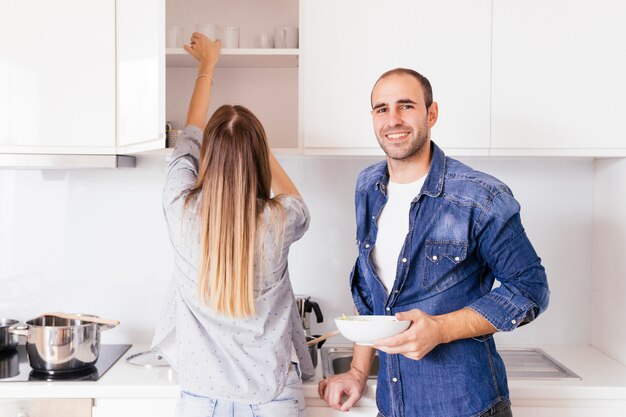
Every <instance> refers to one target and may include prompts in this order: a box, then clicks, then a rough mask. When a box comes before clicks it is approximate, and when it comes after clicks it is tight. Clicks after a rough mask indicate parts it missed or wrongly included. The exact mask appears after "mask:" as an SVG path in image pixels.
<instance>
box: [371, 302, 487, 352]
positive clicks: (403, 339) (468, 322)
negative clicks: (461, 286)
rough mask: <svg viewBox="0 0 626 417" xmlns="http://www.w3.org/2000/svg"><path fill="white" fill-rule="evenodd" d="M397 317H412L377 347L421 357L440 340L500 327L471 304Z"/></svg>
mask: <svg viewBox="0 0 626 417" xmlns="http://www.w3.org/2000/svg"><path fill="white" fill-rule="evenodd" d="M396 318H397V319H398V320H411V325H410V326H409V328H408V329H406V330H405V331H404V332H402V333H400V334H398V335H395V336H392V337H386V338H384V339H379V340H375V341H374V347H375V348H376V349H378V350H382V351H383V352H386V353H400V354H402V355H404V356H406V357H407V358H409V359H415V360H420V359H422V358H423V357H424V356H426V355H427V354H428V352H430V351H431V350H433V349H434V348H435V347H436V346H437V345H439V344H441V343H449V342H452V341H454V340H459V339H468V338H470V337H479V336H484V335H488V334H493V333H495V332H496V331H497V330H496V328H495V327H493V325H492V324H491V323H489V322H488V321H487V320H485V318H484V317H483V316H481V315H480V314H478V313H477V312H475V311H474V310H472V309H470V308H462V309H460V310H457V311H453V312H451V313H447V314H442V315H439V316H431V315H429V314H426V313H424V312H423V311H421V310H409V311H405V312H402V313H398V314H396Z"/></svg>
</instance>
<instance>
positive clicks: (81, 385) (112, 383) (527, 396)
mask: <svg viewBox="0 0 626 417" xmlns="http://www.w3.org/2000/svg"><path fill="white" fill-rule="evenodd" d="M502 347H504V346H502ZM507 347H509V346H507ZM533 347H539V348H541V349H543V350H544V351H545V352H546V353H547V354H548V355H550V356H552V357H553V358H555V359H556V360H557V361H559V362H560V363H562V364H563V365H564V366H566V367H567V368H569V369H570V370H572V371H573V372H575V373H576V374H578V375H579V376H580V377H581V378H582V380H512V381H509V388H510V391H511V399H512V400H513V403H514V405H516V406H535V405H542V404H543V405H546V404H552V403H554V402H555V401H557V402H558V401H561V402H562V401H567V403H568V404H581V405H585V406H589V405H590V404H591V405H593V403H595V402H599V401H606V400H609V401H618V402H620V403H624V404H626V366H624V365H622V364H621V363H619V362H617V361H615V360H613V359H612V358H610V357H609V356H607V355H605V354H604V353H602V352H600V351H599V350H597V349H595V348H594V347H592V346H562V345H558V346H556V345H554V346H533ZM148 349H149V346H147V345H134V346H132V347H131V348H130V350H129V351H128V352H126V354H125V355H124V356H123V357H122V358H121V359H120V360H119V361H118V362H117V363H116V364H115V365H114V366H113V367H112V368H111V369H109V370H108V371H107V372H106V373H105V374H104V375H103V376H102V378H100V380H99V381H95V382H89V381H84V382H33V381H30V382H0V399H2V398H98V399H105V398H117V399H120V398H129V399H141V398H143V399H146V398H160V399H167V398H172V399H175V398H177V397H178V395H179V388H178V383H177V381H176V374H175V372H173V371H172V370H171V369H169V368H158V369H142V368H138V367H134V366H132V365H129V364H128V363H126V357H128V356H130V355H132V354H134V353H139V352H142V351H145V350H148ZM321 378H322V371H321V361H320V363H319V364H318V367H317V375H316V377H315V378H314V379H312V380H309V381H305V382H304V384H303V385H304V395H305V398H306V399H307V405H309V406H324V405H325V403H324V402H323V401H322V400H320V399H319V397H318V394H317V384H318V382H319V381H320V379H321ZM375 388H376V380H369V381H368V389H367V391H366V393H365V395H364V397H363V398H362V400H361V401H360V402H359V406H375V400H374V398H375Z"/></svg>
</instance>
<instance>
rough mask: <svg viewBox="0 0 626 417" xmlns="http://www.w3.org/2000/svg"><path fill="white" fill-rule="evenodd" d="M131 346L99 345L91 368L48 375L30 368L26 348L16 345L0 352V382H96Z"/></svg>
mask: <svg viewBox="0 0 626 417" xmlns="http://www.w3.org/2000/svg"><path fill="white" fill-rule="evenodd" d="M131 346H132V345H100V355H99V356H98V360H97V361H96V363H95V364H94V365H93V366H92V367H90V368H87V369H84V370H80V371H72V372H58V373H55V374H48V373H46V372H40V371H36V370H34V369H33V368H31V366H30V363H29V362H28V354H27V353H26V346H24V345H18V346H17V349H15V350H12V351H9V352H0V382H22V381H23V382H27V381H97V380H98V379H100V377H102V375H104V373H105V372H106V371H108V370H109V368H111V366H113V364H114V363H115V362H117V361H118V359H120V358H121V357H122V356H123V355H124V353H126V351H128V349H130V347H131Z"/></svg>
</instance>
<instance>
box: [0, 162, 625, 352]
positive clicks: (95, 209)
mask: <svg viewBox="0 0 626 417" xmlns="http://www.w3.org/2000/svg"><path fill="white" fill-rule="evenodd" d="M280 159H281V161H282V162H283V164H284V166H285V169H286V170H287V171H288V173H289V174H290V175H292V177H293V179H294V181H295V182H296V184H297V185H298V186H299V188H300V191H301V192H302V194H303V196H304V198H305V199H306V201H307V203H308V205H309V208H310V210H311V213H312V222H311V228H310V230H309V232H308V233H307V234H306V235H305V236H304V238H303V239H302V240H301V241H300V242H298V243H296V244H295V245H294V246H293V247H292V252H291V257H290V270H291V276H292V280H293V282H294V288H295V290H296V292H298V293H303V294H309V295H311V296H312V297H313V299H314V300H316V301H318V302H319V303H320V305H321V308H322V311H323V312H324V316H325V321H324V323H322V324H321V325H317V324H313V331H314V333H322V332H325V331H329V330H332V329H334V324H333V320H332V318H333V317H335V316H337V315H341V314H342V313H349V312H351V311H352V309H353V307H352V301H351V298H350V296H349V293H348V275H349V272H350V270H351V268H352V265H353V263H354V259H355V257H356V249H355V246H354V241H355V239H354V235H355V233H354V230H355V228H354V208H353V187H354V182H355V179H356V175H357V173H358V172H359V171H360V170H361V169H362V168H363V167H365V166H366V165H369V164H370V163H372V162H375V161H376V159H372V158H317V157H305V156H281V157H280ZM464 161H465V162H468V163H470V164H471V165H473V166H474V167H476V168H479V169H481V170H484V171H487V172H489V173H491V174H494V175H495V176H497V177H499V178H500V179H502V180H504V181H505V182H507V183H508V184H509V185H510V186H511V188H512V189H513V191H514V193H515V195H516V197H517V198H518V200H519V201H520V202H521V204H522V220H523V222H524V224H525V226H526V229H527V232H528V234H529V235H530V237H531V240H532V241H533V243H534V245H535V247H536V249H537V251H538V253H539V254H540V256H541V257H542V258H543V261H544V264H545V266H546V269H547V271H548V276H549V280H550V285H551V288H552V301H551V306H550V308H549V310H548V311H547V313H546V314H545V315H544V316H542V317H540V318H539V319H538V320H537V321H536V322H535V323H533V324H532V325H529V326H526V327H523V328H520V329H518V330H517V331H515V332H513V333H510V334H502V335H499V336H498V338H499V339H500V340H501V341H503V342H506V343H515V344H533V343H543V344H546V343H548V344H550V343H552V344H587V343H589V332H590V314H591V298H590V297H589V289H590V286H591V278H590V277H591V261H590V253H591V225H592V200H591V195H592V190H593V162H592V161H591V160H584V159H580V160H576V159H498V160H493V159H477V158H474V159H464ZM164 174H165V162H164V160H163V158H162V157H156V156H142V157H140V158H138V166H137V168H134V169H118V170H84V171H37V170H34V171H29V170H25V171H14V170H0V317H5V318H16V319H20V320H27V319H30V318H33V317H35V316H37V315H38V314H40V313H43V312H45V311H57V310H62V311H67V312H82V313H92V314H97V315H100V316H102V317H107V318H114V319H119V320H121V321H122V324H121V326H120V327H119V328H117V329H115V330H111V331H108V332H106V333H104V334H103V342H104V343H117V342H131V343H148V342H149V341H150V338H151V335H152V329H153V328H154V325H155V323H156V321H157V320H158V313H159V310H160V304H161V300H162V297H163V294H164V292H165V289H166V285H167V281H168V278H169V273H170V270H171V268H172V261H171V255H170V248H169V242H168V239H167V236H166V232H165V227H164V222H163V220H162V212H161V206H160V192H161V188H162V182H163V177H164ZM622 207H623V205H622ZM336 341H337V340H336ZM339 341H341V339H339Z"/></svg>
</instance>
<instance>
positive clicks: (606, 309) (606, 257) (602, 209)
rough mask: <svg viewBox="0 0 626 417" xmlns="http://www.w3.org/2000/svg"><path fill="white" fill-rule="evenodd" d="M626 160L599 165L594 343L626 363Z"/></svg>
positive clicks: (596, 215) (596, 181) (595, 205)
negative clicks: (625, 253) (625, 256)
mask: <svg viewBox="0 0 626 417" xmlns="http://www.w3.org/2000/svg"><path fill="white" fill-rule="evenodd" d="M625 190H626V159H623V158H622V159H605V160H599V161H597V162H596V164H595V198H594V208H593V210H594V221H593V248H594V250H593V281H592V287H591V301H592V314H591V320H592V323H593V326H592V327H591V344H592V345H594V346H596V347H598V348H599V349H600V350H602V351H603V352H606V353H607V354H608V355H609V356H612V357H613V358H615V359H617V360H619V361H620V362H621V363H624V364H626V326H624V320H623V318H624V317H626V262H625V261H624V251H625V250H626V215H625V214H626V193H625Z"/></svg>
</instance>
